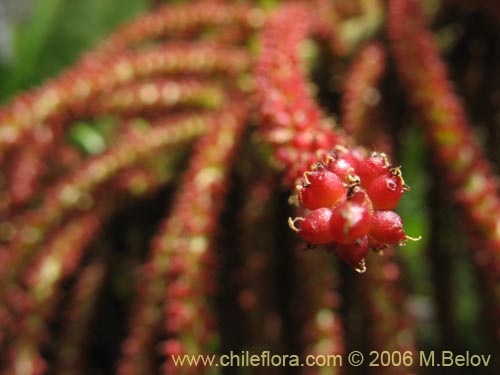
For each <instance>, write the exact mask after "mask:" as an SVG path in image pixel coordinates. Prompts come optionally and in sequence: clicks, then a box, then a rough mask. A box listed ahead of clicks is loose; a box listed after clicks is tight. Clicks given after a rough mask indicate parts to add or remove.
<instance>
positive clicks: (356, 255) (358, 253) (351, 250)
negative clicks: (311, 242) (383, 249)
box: [336, 236, 370, 273]
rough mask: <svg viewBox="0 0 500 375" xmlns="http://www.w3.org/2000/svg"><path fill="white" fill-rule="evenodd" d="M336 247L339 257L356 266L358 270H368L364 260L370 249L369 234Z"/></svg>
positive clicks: (359, 271)
mask: <svg viewBox="0 0 500 375" xmlns="http://www.w3.org/2000/svg"><path fill="white" fill-rule="evenodd" d="M336 249H337V254H338V256H339V258H340V259H342V260H343V261H344V262H346V263H347V264H348V265H350V266H351V267H352V268H354V269H355V270H356V272H358V273H363V272H365V271H366V267H365V262H364V260H365V258H366V256H367V255H368V251H369V250H370V246H369V243H368V238H367V236H364V237H362V238H359V239H357V240H356V242H354V243H352V244H348V245H342V244H341V245H337V246H336Z"/></svg>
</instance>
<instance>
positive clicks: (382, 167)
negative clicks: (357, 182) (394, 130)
mask: <svg viewBox="0 0 500 375" xmlns="http://www.w3.org/2000/svg"><path fill="white" fill-rule="evenodd" d="M356 172H357V175H358V176H359V178H360V179H361V186H362V187H364V188H365V189H366V188H367V187H368V186H370V184H371V183H372V181H373V180H375V179H376V178H377V177H379V176H382V175H385V174H387V173H388V172H389V163H388V161H387V157H386V156H385V154H381V153H378V152H374V153H373V154H371V155H370V156H369V157H368V158H366V159H365V160H363V161H362V162H360V163H359V165H358V169H357V171H356Z"/></svg>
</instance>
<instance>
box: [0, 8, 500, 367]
mask: <svg viewBox="0 0 500 375" xmlns="http://www.w3.org/2000/svg"><path fill="white" fill-rule="evenodd" d="M155 3H156V2H155ZM434 3H443V4H446V5H445V6H448V7H452V5H450V4H456V3H464V4H465V3H469V0H442V1H440V2H430V3H429V4H427V3H426V4H425V5H431V6H430V7H429V9H431V8H432V5H433V4H434ZM471 3H472V2H471ZM483 4H484V5H483ZM124 6H126V5H124ZM485 7H489V8H488V9H492V10H496V9H498V6H496V5H490V4H487V2H486V1H480V2H478V7H477V9H478V10H481V9H486V8H485ZM443 9H446V8H443ZM431 11H432V9H431ZM436 14H439V13H436ZM464 14H466V13H464ZM0 16H1V15H0ZM0 21H1V19H0ZM440 22H442V21H440ZM384 23H386V24H387V26H388V27H387V30H385V29H384V28H383V26H385V25H384ZM0 26H1V24H0ZM450 29H453V30H454V31H453V30H452V31H449V30H448V29H447V30H445V31H444V32H443V33H440V37H439V41H440V42H442V44H443V45H445V47H446V48H452V47H453V45H454V43H458V42H457V38H460V35H461V34H460V33H462V32H463V33H464V35H465V34H467V33H466V32H465V31H463V30H461V29H460V28H453V27H451V28H450ZM458 29H460V30H459V31H456V30H458ZM385 31H387V34H388V38H385V36H383V35H384V32H385ZM441 34H443V35H441ZM452 34H453V35H452ZM454 38H455V39H454ZM0 39H1V38H0ZM0 44H1V43H0ZM388 45H391V46H392V49H390V50H388V49H387V46H388ZM457 45H458V44H457ZM450 46H451V47H450ZM1 47H2V46H0V49H1ZM474 48H475V49H474V51H472V52H471V53H478V54H479V53H481V51H484V49H483V47H482V45H481V44H478V45H475V47H474ZM478 51H479V52H478ZM0 52H1V51H0ZM495 58H496V57H495ZM474 64H476V63H474ZM474 64H472V63H471V65H474ZM479 65H480V64H478V65H477V66H476V65H474V66H473V69H471V72H472V73H470V72H469V75H468V76H467V78H466V79H464V80H465V81H467V80H471V81H474V79H477V77H476V75H474V74H473V73H474V72H477V71H478V69H479V68H480V66H479ZM478 67H479V68H478ZM490 68H491V67H490ZM446 71H447V69H446V67H445V65H444V63H443V62H442V61H441V59H440V57H439V51H438V43H437V42H436V40H435V38H434V36H433V35H432V33H431V31H430V30H429V29H427V28H426V26H425V25H424V20H423V16H422V14H421V9H420V4H419V3H418V2H417V1H416V0H390V1H387V2H386V1H382V0H353V1H328V0H314V1H306V0H291V1H286V0H283V1H270V2H267V1H262V2H261V1H258V2H250V1H238V2H229V1H208V0H207V1H192V2H189V1H187V2H186V1H184V4H183V3H182V1H180V4H163V5H161V6H157V7H156V9H154V10H153V11H151V12H146V13H145V14H143V15H140V16H138V17H137V18H136V19H135V20H132V21H131V22H129V23H126V24H124V25H123V26H121V27H119V28H117V29H116V31H115V32H113V33H112V34H111V35H110V36H109V37H107V38H105V39H103V40H101V41H100V42H99V43H97V45H96V47H95V48H94V49H92V50H90V51H87V52H85V53H84V54H82V56H81V57H80V58H79V59H78V60H77V61H76V62H75V63H74V64H73V66H71V67H69V68H68V69H67V70H65V71H63V72H62V73H60V74H59V75H58V76H56V77H54V78H51V79H50V80H48V81H46V82H45V83H43V84H41V85H40V86H39V87H38V88H34V89H32V90H29V91H27V92H24V93H20V94H18V95H17V96H15V97H14V98H12V99H11V100H10V101H9V102H8V103H7V104H6V105H5V106H3V107H2V108H0V165H1V167H2V168H1V170H0V374H6V375H7V374H8V375H42V374H52V373H54V374H63V375H64V374H70V373H71V374H73V373H79V372H85V373H86V372H89V373H91V372H93V371H94V370H96V369H97V370H96V371H98V372H102V373H117V374H120V375H136V374H144V375H148V374H154V373H157V372H162V373H164V374H201V373H209V372H210V373H211V372H213V371H216V370H217V368H216V367H217V366H218V365H220V364H222V363H217V364H216V365H213V366H214V367H213V366H212V365H209V364H207V362H204V361H205V360H207V359H210V358H212V359H215V360H216V361H217V360H219V359H220V358H223V357H221V356H220V355H221V354H228V353H229V352H232V353H236V354H239V352H240V351H241V352H244V351H245V350H247V349H250V351H255V353H248V354H249V355H250V356H251V355H253V354H257V355H259V351H262V353H264V352H266V351H271V353H270V355H271V356H272V355H274V354H277V353H282V354H283V353H297V354H299V355H300V357H301V360H302V361H303V360H305V359H306V358H307V359H308V360H309V361H311V359H313V360H316V361H319V362H316V364H315V365H304V364H305V362H304V361H303V362H302V364H301V365H299V366H298V367H297V368H296V369H294V370H295V372H296V373H297V374H301V375H316V374H318V375H334V374H339V373H342V372H343V370H344V369H343V368H342V367H345V366H346V365H347V363H345V361H344V363H343V365H341V366H339V363H338V362H336V363H333V365H332V363H331V362H325V363H324V365H321V360H322V359H324V360H325V361H331V360H332V359H333V360H335V359H336V360H338V358H340V357H342V358H343V359H344V360H345V359H346V358H347V357H346V356H344V354H345V353H347V352H349V351H350V350H353V349H362V350H365V349H366V350H368V349H370V350H371V349H374V350H376V351H377V352H382V351H385V352H386V353H389V352H391V353H400V354H402V358H401V359H402V360H407V358H408V355H410V356H411V357H412V358H413V361H414V363H412V364H410V365H407V363H406V362H405V363H404V364H405V367H404V368H403V367H401V366H398V365H395V364H394V363H391V364H389V365H388V366H385V365H384V366H383V367H380V368H377V369H375V370H374V371H373V372H374V373H378V372H380V373H381V374H385V373H402V372H407V371H413V370H414V369H415V367H414V365H415V361H416V358H417V357H416V353H418V350H417V347H416V344H417V342H419V341H418V340H417V338H418V339H419V340H420V341H422V342H424V347H425V348H426V349H427V347H428V346H429V345H428V343H427V344H425V340H428V336H426V335H427V334H428V330H429V327H426V330H425V332H424V334H423V335H421V332H420V331H419V326H418V324H417V323H418V321H419V319H423V318H422V316H423V317H424V319H428V320H432V319H433V316H432V314H433V311H434V310H435V308H434V305H433V303H432V302H428V301H427V299H426V297H424V298H422V296H420V295H417V294H418V293H421V290H422V288H416V287H415V288H414V286H413V285H410V283H412V282H415V278H414V275H413V273H414V271H415V267H419V266H418V265H417V266H415V264H413V262H414V261H415V260H417V261H418V257H419V256H421V253H422V250H423V249H420V251H421V252H420V253H419V254H420V255H419V254H416V253H415V254H413V253H412V254H409V253H411V251H408V252H406V254H404V258H403V259H404V260H402V258H401V254H402V251H398V248H397V246H400V245H405V244H407V242H408V240H416V239H418V238H419V237H418V238H413V237H410V236H409V235H408V234H407V231H408V233H412V232H416V235H418V234H419V230H418V229H419V228H418V226H415V223H414V222H413V221H412V220H411V219H412V218H411V217H409V216H410V215H411V214H412V212H411V210H409V209H408V208H407V206H408V205H406V204H405V203H407V202H408V201H409V200H411V199H412V195H411V194H406V193H407V192H408V191H409V186H408V185H407V184H406V182H405V179H404V178H403V172H402V171H403V170H405V177H406V179H407V181H412V185H414V182H413V181H415V180H414V179H413V177H415V176H412V174H411V173H410V174H407V172H406V171H407V170H408V169H407V167H408V164H410V168H409V169H410V171H411V165H412V164H415V163H417V161H414V160H409V159H411V157H410V158H408V156H405V157H403V159H402V160H403V162H402V166H400V165H399V164H398V163H397V162H395V161H394V160H397V159H398V158H399V157H400V156H401V155H406V154H405V153H404V152H401V151H402V150H401V147H400V146H401V145H402V144H405V143H404V142H406V140H405V137H406V128H405V126H406V125H407V124H406V122H408V121H406V118H407V117H405V116H410V115H411V114H410V113H407V109H406V107H405V106H404V105H402V104H403V103H402V100H401V98H403V96H401V97H400V93H399V91H398V90H399V89H400V86H399V83H401V84H402V85H401V87H402V88H403V89H404V91H405V95H406V96H407V97H408V98H409V99H410V102H411V103H412V105H413V106H414V107H415V108H416V109H417V110H418V115H419V116H420V118H421V119H423V120H424V122H425V123H426V131H427V138H428V140H429V141H430V144H431V146H432V148H433V153H434V158H435V160H436V165H437V166H438V168H439V171H440V174H443V176H444V177H445V178H444V179H443V182H445V183H447V184H448V185H449V186H450V187H451V188H452V194H450V196H452V197H453V199H454V200H455V201H456V202H457V203H458V204H459V206H460V207H461V208H462V214H463V217H464V219H465V220H464V222H466V223H467V224H470V225H468V227H467V232H470V244H471V246H470V247H471V249H472V250H473V251H472V254H473V256H472V257H471V258H473V262H474V265H473V266H474V267H477V269H479V270H480V275H479V279H480V280H481V281H482V289H483V290H480V291H478V295H479V296H480V297H481V298H483V299H484V301H482V302H484V305H485V306H487V307H490V308H491V309H490V310H491V316H492V318H493V319H494V320H495V321H496V323H495V324H496V326H495V327H496V328H498V316H499V315H498V307H499V306H500V298H498V290H499V289H498V288H499V285H500V284H499V283H498V278H499V275H500V270H499V264H500V263H499V260H500V257H499V251H500V250H499V244H500V224H499V217H500V215H499V213H500V200H499V198H498V182H497V180H496V177H495V175H494V173H493V170H494V168H493V167H492V165H490V163H489V162H488V161H487V160H486V156H485V155H484V153H483V151H482V150H481V147H480V144H479V142H477V141H476V140H475V136H474V135H473V131H472V130H471V129H470V126H469V124H468V121H467V120H466V115H465V110H464V108H463V104H462V103H461V101H460V100H458V99H457V96H456V95H455V94H454V92H453V90H452V88H451V84H450V83H449V82H448V80H447V77H446ZM2 74H3V69H0V78H1V77H2ZM492 80H493V79H492ZM399 81H401V82H399ZM489 97H491V98H492V99H491V100H492V101H493V102H494V101H495V100H496V101H497V102H498V103H500V100H499V99H498V93H495V92H491V93H490V95H489ZM498 107H499V108H500V104H499V105H498ZM337 113H339V118H340V121H337V119H336V117H335V116H336V114H337ZM402 123H405V124H404V125H403V124H402ZM253 125H255V126H253ZM388 129H391V131H389V132H387V130H388ZM488 129H489V128H488ZM401 130H402V131H401ZM490 130H491V129H490ZM402 140H403V142H401V141H402ZM410 143H411V142H410ZM403 151H405V150H403ZM423 152H424V151H423V148H421V147H420V149H418V153H420V154H421V153H423ZM405 158H406V160H405ZM400 160H401V159H400ZM406 163H408V164H406ZM413 167H415V165H413ZM421 167H422V166H421ZM422 168H423V167H422ZM182 169H185V172H183V171H182ZM179 176H182V177H181V178H179ZM423 180H425V178H423ZM427 183H433V182H432V181H431V182H429V181H427V180H425V181H418V185H425V184H427ZM415 185H417V183H415ZM415 190H418V186H417V189H415ZM290 194H291V196H290ZM420 194H421V195H422V194H423V193H422V192H421V191H420ZM287 198H288V200H287ZM404 200H406V202H403V204H401V205H400V202H401V201H404ZM405 206H406V208H405ZM430 209H432V207H431V208H430ZM136 211H137V212H136ZM142 211H148V212H142ZM403 217H404V218H405V223H403ZM287 224H288V226H287ZM405 224H406V228H405ZM426 225H428V224H426ZM415 228H416V229H415ZM290 229H291V230H290ZM427 229H428V231H431V230H432V228H427ZM412 234H413V233H412ZM305 242H306V243H307V244H308V245H307V247H306V246H304V243H305ZM414 245H416V247H418V246H420V247H422V246H427V244H425V243H424V244H422V241H421V242H418V243H416V244H414ZM413 248H414V247H413V246H412V249H413ZM312 249H314V250H312ZM321 249H324V250H326V251H320V250H321ZM309 250H312V251H309ZM428 253H429V254H430V255H429V256H430V257H432V252H431V251H429V252H428ZM332 254H334V255H335V256H332ZM336 258H339V259H340V261H338V259H336ZM408 259H410V261H408ZM471 263H472V262H471ZM471 268H472V266H471ZM352 269H354V270H355V271H357V272H358V273H364V272H365V271H367V270H369V271H368V272H366V274H365V275H363V276H358V275H357V274H356V273H354V272H352ZM408 269H410V272H409V273H411V275H409V276H408V274H407V273H406V271H407V270H408ZM407 276H408V277H407ZM412 277H413V279H412ZM460 281H462V279H460ZM423 283H425V285H426V286H428V284H429V283H428V281H424V282H423ZM417 289H418V291H417V292H416V291H415V290H417ZM458 289H459V288H458V287H457V294H460V293H461V291H460V290H458ZM454 307H455V308H456V306H454ZM450 310H452V309H451V308H450ZM456 310H458V308H456ZM467 313H468V314H471V313H470V310H467ZM462 315H464V314H462ZM468 316H469V315H468ZM481 317H482V315H481V313H480V312H476V317H475V318H476V320H477V321H479V320H480V319H481ZM469 318H470V316H469ZM481 323H482V322H481ZM427 324H429V325H430V326H432V328H431V329H430V330H435V327H434V325H435V324H434V322H433V321H431V322H430V323H427ZM495 324H493V325H495ZM96 327H97V328H96ZM488 327H489V326H488ZM461 328H462V327H461ZM492 331H494V330H492ZM494 332H497V331H494ZM474 333H476V331H474ZM420 336H422V337H420ZM477 336H478V337H477V341H478V342H479V341H481V340H483V338H482V337H481V335H477ZM103 338H104V339H105V340H103ZM102 342H106V343H107V344H106V345H108V346H109V351H107V352H105V353H101V349H102V347H101V346H99V345H97V343H102ZM357 345H359V346H360V347H359V348H357V347H356V346H357ZM425 345H427V346H425ZM94 346H95V347H94ZM361 346H363V347H362V348H361ZM432 348H433V349H434V343H432ZM273 351H274V353H273ZM184 355H186V356H188V357H189V359H188V362H189V361H192V360H193V358H194V357H196V358H195V359H198V360H199V359H200V358H203V359H202V362H203V364H200V363H198V364H196V365H189V366H187V365H186V364H184V365H179V359H181V360H182V359H183V358H184V360H186V358H187V357H184ZM212 355H214V356H212ZM393 357H397V355H396V354H394V356H393ZM393 357H391V360H393ZM366 359H367V358H366ZM209 367H210V368H209ZM212 367H213V368H212ZM233 367H237V366H233ZM264 367H266V366H263V367H262V368H258V369H256V370H255V369H254V370H255V371H254V372H256V373H260V372H261V370H262V373H263V374H274V373H275V371H277V370H276V368H277V367H279V366H277V367H269V368H264ZM221 368H222V366H220V367H219V368H218V369H219V370H220V369H221ZM246 370H247V369H244V370H241V371H243V372H245V371H246ZM351 370H352V371H355V368H354V367H352V369H351ZM364 370H365V368H364V367H361V371H364ZM379 370H380V371H379ZM283 371H285V372H286V371H288V369H287V368H286V369H285V368H284V369H283Z"/></svg>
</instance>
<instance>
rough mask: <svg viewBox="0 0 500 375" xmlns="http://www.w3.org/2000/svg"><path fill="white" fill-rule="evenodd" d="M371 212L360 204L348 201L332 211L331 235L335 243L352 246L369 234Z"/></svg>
mask: <svg viewBox="0 0 500 375" xmlns="http://www.w3.org/2000/svg"><path fill="white" fill-rule="evenodd" d="M370 217H371V215H370V212H369V211H368V209H367V208H366V207H364V206H363V205H361V204H359V203H355V202H351V201H346V202H343V203H341V204H339V205H338V206H337V207H335V208H334V209H333V211H332V218H331V220H330V233H331V235H332V238H333V240H334V241H336V242H339V243H343V244H350V243H351V244H352V243H354V242H355V241H356V240H357V239H358V238H360V237H363V236H365V235H367V234H368V230H369V229H370Z"/></svg>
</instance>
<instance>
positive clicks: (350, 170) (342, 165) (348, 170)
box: [327, 150, 362, 182]
mask: <svg viewBox="0 0 500 375" xmlns="http://www.w3.org/2000/svg"><path fill="white" fill-rule="evenodd" d="M360 160H362V159H361V156H360V155H359V153H358V152H356V151H355V150H353V151H350V152H339V153H338V154H337V157H336V159H333V158H332V159H331V160H330V162H329V163H328V166H327V168H328V170H329V171H332V172H333V173H335V174H336V175H337V176H339V177H340V179H341V180H342V181H347V182H350V181H349V179H348V176H349V175H354V174H356V170H357V168H358V164H359V162H360Z"/></svg>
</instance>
